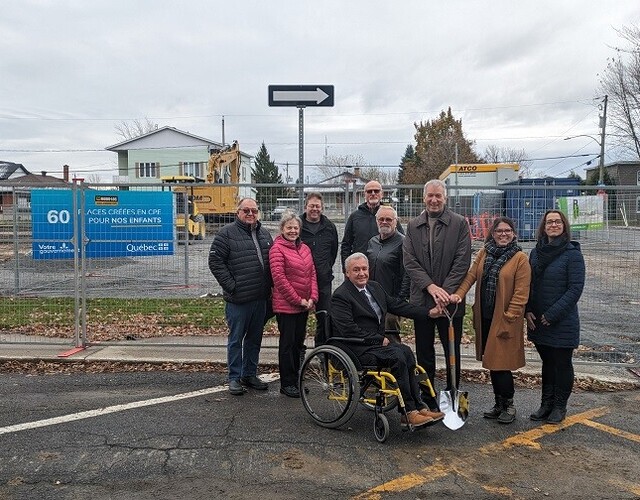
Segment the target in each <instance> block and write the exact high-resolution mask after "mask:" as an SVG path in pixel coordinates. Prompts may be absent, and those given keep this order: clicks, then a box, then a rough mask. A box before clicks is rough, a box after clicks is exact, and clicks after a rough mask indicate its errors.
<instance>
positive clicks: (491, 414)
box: [482, 394, 504, 420]
mask: <svg viewBox="0 0 640 500" xmlns="http://www.w3.org/2000/svg"><path fill="white" fill-rule="evenodd" d="M503 410H504V398H503V397H502V396H498V395H497V394H496V404H495V405H494V406H493V408H491V409H490V410H489V411H485V412H484V413H483V414H482V416H483V417H484V418H490V419H491V420H495V419H496V418H498V417H499V416H500V414H501V413H502V412H503Z"/></svg>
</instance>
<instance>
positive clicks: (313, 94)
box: [268, 85, 333, 211]
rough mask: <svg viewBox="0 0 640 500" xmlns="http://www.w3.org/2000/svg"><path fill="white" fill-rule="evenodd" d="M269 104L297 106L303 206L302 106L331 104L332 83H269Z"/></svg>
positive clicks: (299, 173)
mask: <svg viewBox="0 0 640 500" xmlns="http://www.w3.org/2000/svg"><path fill="white" fill-rule="evenodd" d="M268 90H269V106H295V107H297V108H298V184H299V186H300V188H299V193H298V198H299V203H300V207H299V209H300V211H302V209H303V206H304V187H303V184H304V108H306V107H307V106H322V107H327V106H333V85H269V89H268Z"/></svg>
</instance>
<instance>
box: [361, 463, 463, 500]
mask: <svg viewBox="0 0 640 500" xmlns="http://www.w3.org/2000/svg"><path fill="white" fill-rule="evenodd" d="M453 471H454V469H453V467H449V466H445V465H443V464H435V465H430V466H429V467H425V468H424V469H421V470H420V472H421V473H420V474H416V473H413V474H406V475H404V476H400V477H398V478H396V479H392V480H391V481H387V482H386V483H383V484H381V485H378V486H376V487H375V488H371V489H370V490H367V491H365V492H363V493H361V494H360V495H357V496H355V497H353V498H354V499H355V500H378V499H380V498H381V494H382V493H399V492H401V491H407V490H410V489H411V488H415V487H416V486H420V485H421V484H425V483H429V482H431V481H435V480H436V479H440V478H441V477H445V476H447V475H449V474H450V473H451V472H453Z"/></svg>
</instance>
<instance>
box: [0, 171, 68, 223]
mask: <svg viewBox="0 0 640 500" xmlns="http://www.w3.org/2000/svg"><path fill="white" fill-rule="evenodd" d="M67 185H68V183H67V182H66V181H65V180H64V179H60V178H59V177H53V176H50V175H47V172H41V173H40V175H37V174H32V173H31V172H29V171H28V170H27V169H26V168H25V167H24V165H22V164H20V163H13V162H9V161H0V213H2V214H4V215H5V216H6V215H8V214H10V213H12V212H13V209H14V207H17V210H18V211H29V210H30V209H31V192H30V191H31V189H32V188H35V187H59V186H67Z"/></svg>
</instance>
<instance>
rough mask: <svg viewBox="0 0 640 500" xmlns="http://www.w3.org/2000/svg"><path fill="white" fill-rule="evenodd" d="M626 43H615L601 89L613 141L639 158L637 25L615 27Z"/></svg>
mask: <svg viewBox="0 0 640 500" xmlns="http://www.w3.org/2000/svg"><path fill="white" fill-rule="evenodd" d="M616 31H617V33H618V35H619V36H620V38H622V40H623V41H624V43H626V46H625V47H616V48H615V50H616V52H617V56H615V57H611V58H609V60H608V64H607V68H606V69H605V71H604V73H603V74H602V75H600V89H601V90H602V92H603V93H604V94H606V95H608V96H609V106H610V112H609V116H608V122H609V123H608V126H609V128H610V132H609V133H608V134H607V135H608V136H610V137H612V142H613V144H614V145H616V146H618V147H619V148H620V149H621V150H622V151H624V152H627V153H631V154H632V156H633V157H635V158H640V27H638V26H628V27H624V28H622V29H621V30H616Z"/></svg>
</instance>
